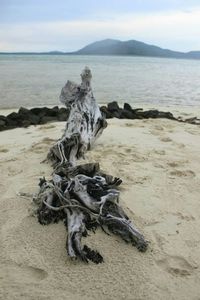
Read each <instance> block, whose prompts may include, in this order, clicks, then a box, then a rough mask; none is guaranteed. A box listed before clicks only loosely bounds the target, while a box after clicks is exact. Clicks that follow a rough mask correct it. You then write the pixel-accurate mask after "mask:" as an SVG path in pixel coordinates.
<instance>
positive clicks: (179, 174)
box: [170, 169, 196, 178]
mask: <svg viewBox="0 0 200 300" xmlns="http://www.w3.org/2000/svg"><path fill="white" fill-rule="evenodd" d="M170 175H171V176H176V177H182V178H184V177H187V178H192V177H195V176H196V174H195V172H193V171H192V170H183V171H180V170H176V169H175V170H174V171H171V172H170Z"/></svg>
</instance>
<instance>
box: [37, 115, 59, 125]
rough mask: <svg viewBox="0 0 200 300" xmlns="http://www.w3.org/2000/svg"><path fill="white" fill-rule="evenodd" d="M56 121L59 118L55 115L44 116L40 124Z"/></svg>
mask: <svg viewBox="0 0 200 300" xmlns="http://www.w3.org/2000/svg"><path fill="white" fill-rule="evenodd" d="M56 121H58V119H57V117H55V116H44V117H42V118H41V119H40V124H45V123H48V122H56Z"/></svg>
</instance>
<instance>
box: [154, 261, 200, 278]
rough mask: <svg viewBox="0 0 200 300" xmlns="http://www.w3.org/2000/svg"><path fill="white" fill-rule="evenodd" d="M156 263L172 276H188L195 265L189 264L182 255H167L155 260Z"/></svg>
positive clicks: (195, 267)
mask: <svg viewBox="0 0 200 300" xmlns="http://www.w3.org/2000/svg"><path fill="white" fill-rule="evenodd" d="M156 263H157V265H158V266H159V267H160V268H162V269H164V270H165V271H166V272H168V273H170V274H171V275H173V276H180V277H184V276H190V275H191V274H192V273H193V271H194V270H195V269H197V266H196V265H192V264H190V263H189V262H188V261H187V260H186V259H185V258H184V257H181V256H167V257H166V258H163V259H160V260H157V261H156Z"/></svg>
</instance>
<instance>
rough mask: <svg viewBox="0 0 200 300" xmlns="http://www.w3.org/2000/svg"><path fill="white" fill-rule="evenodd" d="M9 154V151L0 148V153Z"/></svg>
mask: <svg viewBox="0 0 200 300" xmlns="http://www.w3.org/2000/svg"><path fill="white" fill-rule="evenodd" d="M7 152H9V149H6V148H0V153H7Z"/></svg>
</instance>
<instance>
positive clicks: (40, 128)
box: [38, 124, 56, 130]
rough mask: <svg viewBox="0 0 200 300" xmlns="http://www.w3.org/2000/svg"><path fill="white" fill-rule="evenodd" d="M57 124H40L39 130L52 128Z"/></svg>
mask: <svg viewBox="0 0 200 300" xmlns="http://www.w3.org/2000/svg"><path fill="white" fill-rule="evenodd" d="M55 127H56V126H55V125H53V124H50V125H44V126H40V127H39V128H38V130H44V129H51V128H55Z"/></svg>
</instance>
